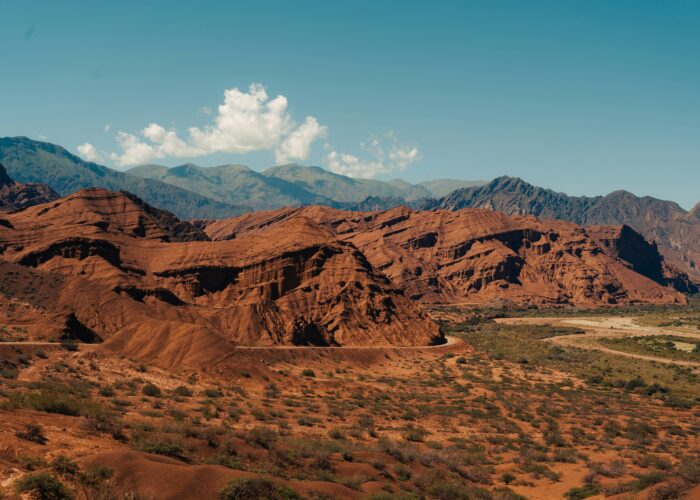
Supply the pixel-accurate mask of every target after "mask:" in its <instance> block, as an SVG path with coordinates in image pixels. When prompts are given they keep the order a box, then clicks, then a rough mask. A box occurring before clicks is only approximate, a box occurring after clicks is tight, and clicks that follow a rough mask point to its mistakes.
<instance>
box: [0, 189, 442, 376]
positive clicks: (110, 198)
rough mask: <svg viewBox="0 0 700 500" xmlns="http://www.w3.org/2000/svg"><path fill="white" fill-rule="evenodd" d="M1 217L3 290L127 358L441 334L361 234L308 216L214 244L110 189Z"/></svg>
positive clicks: (207, 356)
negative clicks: (363, 246)
mask: <svg viewBox="0 0 700 500" xmlns="http://www.w3.org/2000/svg"><path fill="white" fill-rule="evenodd" d="M4 218H5V219H6V221H7V224H5V225H0V262H3V261H4V264H2V265H3V266H6V267H7V266H10V267H7V269H10V268H11V269H12V271H7V270H6V271H5V275H4V276H3V290H4V293H5V297H6V298H11V299H15V300H18V301H20V302H22V303H26V304H28V305H29V306H31V307H32V308H33V309H36V311H37V314H44V315H45V316H46V317H47V318H50V317H53V316H56V317H61V318H65V317H69V318H70V322H71V327H72V328H73V330H72V331H75V332H78V333H79V334H80V335H83V336H89V337H90V338H91V339H92V341H104V343H105V346H107V347H109V348H112V349H115V350H118V351H120V352H123V353H125V354H128V355H132V356H137V357H141V358H147V359H150V360H155V361H156V362H157V361H159V360H160V361H161V362H162V364H166V365H176V364H177V363H180V362H185V361H186V362H188V363H195V364H196V363H204V364H206V363H210V362H212V360H215V359H218V358H220V357H222V356H224V357H225V356H226V353H227V352H230V349H231V346H232V345H233V344H246V345H275V344H289V345H292V344H296V345H429V344H431V343H435V342H441V341H442V334H441V332H440V331H439V328H438V327H437V325H436V324H434V323H433V322H432V321H431V320H430V319H429V318H428V317H427V316H426V315H425V314H424V313H423V312H422V310H421V309H420V308H419V306H418V305H417V304H414V303H413V302H411V301H410V300H409V299H408V298H407V297H406V296H405V295H404V293H403V290H402V289H401V288H400V287H397V286H396V285H395V284H394V283H392V282H391V281H390V280H389V279H388V278H387V277H386V275H385V274H383V273H382V272H380V271H378V270H377V269H376V268H375V267H374V266H373V265H372V264H371V263H370V261H369V260H368V259H367V258H366V257H365V255H364V254H363V253H362V252H361V251H360V250H359V249H358V248H357V247H356V246H355V245H354V244H353V243H352V242H351V241H345V240H342V239H340V238H338V237H337V236H336V235H335V233H334V232H333V231H331V230H329V229H328V228H326V227H324V226H323V225H322V224H319V223H316V222H313V221H311V220H308V219H305V218H298V219H294V220H289V221H287V223H285V224H284V225H269V226H268V227H266V228H261V229H260V230H259V231H256V232H255V233H250V234H248V235H245V236H241V237H237V238H235V239H231V240H225V239H223V240H221V241H215V242H212V241H209V237H208V236H207V235H206V234H205V233H204V232H203V231H202V230H201V229H198V228H197V227H195V226H194V225H191V224H189V223H186V222H182V221H179V220H178V219H176V218H175V217H174V216H172V215H171V214H169V213H168V212H163V211H160V210H157V209H155V208H153V207H150V206H149V205H147V204H145V203H144V202H142V201H141V200H140V199H138V198H136V197H135V196H133V195H130V194H128V193H123V192H120V193H114V192H110V191H106V190H103V189H88V190H83V191H80V192H78V193H76V194H74V195H71V196H68V197H65V198H61V199H59V200H56V201H54V202H52V203H48V204H45V205H42V206H37V207H32V208H28V209H26V210H22V211H18V212H14V213H8V214H6V215H5V216H4ZM27 282H32V283H34V284H33V285H32V286H31V287H29V288H27V286H26V285H25V283H27ZM46 321H47V322H49V321H50V320H49V319H47V320H46ZM86 332H91V333H90V334H88V333H86ZM76 335H77V333H76Z"/></svg>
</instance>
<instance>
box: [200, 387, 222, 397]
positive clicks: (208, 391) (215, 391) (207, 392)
mask: <svg viewBox="0 0 700 500" xmlns="http://www.w3.org/2000/svg"><path fill="white" fill-rule="evenodd" d="M203 394H204V395H205V396H206V397H208V398H214V399H216V398H220V397H221V396H223V395H224V394H223V393H222V392H221V391H220V390H218V389H205V390H204V393H203Z"/></svg>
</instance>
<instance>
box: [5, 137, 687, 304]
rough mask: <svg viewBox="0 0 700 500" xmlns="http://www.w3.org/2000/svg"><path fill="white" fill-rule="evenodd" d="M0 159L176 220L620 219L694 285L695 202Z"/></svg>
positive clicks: (8, 148) (38, 149) (70, 188)
mask: <svg viewBox="0 0 700 500" xmlns="http://www.w3.org/2000/svg"><path fill="white" fill-rule="evenodd" d="M0 163H2V164H4V165H5V167H6V168H7V173H8V174H9V176H10V177H12V178H13V179H15V181H18V182H21V183H39V182H40V183H46V184H48V185H49V186H50V187H51V188H52V189H53V190H55V191H56V193H57V194H58V195H62V196H63V195H68V194H71V193H73V192H76V191H78V190H80V189H83V188H89V187H101V188H105V189H109V190H113V191H128V192H130V193H133V194H135V195H136V196H138V197H139V198H141V199H143V200H144V201H146V202H147V203H149V204H151V205H154V206H156V207H159V208H161V209H165V210H167V211H169V212H172V213H173V214H175V215H176V216H178V217H179V218H181V219H186V220H187V219H209V220H211V219H222V218H228V217H235V216H237V215H240V214H242V213H246V212H251V211H256V210H271V209H279V208H282V207H289V206H294V207H298V206H307V205H325V206H329V207H333V208H339V209H346V210H355V211H377V210H389V209H392V208H395V207H398V206H402V205H405V206H408V207H410V208H413V209H418V210H435V209H444V210H460V209H463V208H485V209H489V210H495V211H499V212H503V213H505V214H508V215H534V216H536V217H539V218H545V219H558V220H565V221H569V222H573V223H575V224H578V225H581V226H598V225H604V226H611V225H612V226H622V225H627V226H629V227H630V228H633V229H634V230H635V231H637V232H639V233H640V234H641V235H642V236H643V237H644V238H646V239H647V240H649V241H652V242H655V244H656V245H657V246H658V250H659V251H660V253H661V254H662V255H663V256H664V258H665V264H664V265H665V269H667V270H668V269H671V270H672V272H673V274H674V275H676V276H681V282H678V283H677V286H678V287H679V289H682V288H683V285H682V282H687V291H694V290H695V285H693V283H695V284H698V283H700V204H698V205H697V206H696V207H695V208H693V209H692V210H691V211H689V212H688V211H686V210H684V209H683V208H682V207H680V206H679V205H678V204H677V203H674V202H672V201H664V200H659V199H656V198H651V197H638V196H635V195H634V194H632V193H629V192H626V191H615V192H613V193H610V194H608V195H606V196H594V197H585V196H581V197H574V196H568V195H566V194H564V193H558V192H555V191H552V190H550V189H545V188H541V187H537V186H533V185H532V184H528V183H527V182H525V181H523V180H522V179H518V178H514V177H498V178H496V179H494V180H493V181H491V182H489V183H483V182H478V181H458V180H453V179H438V180H433V181H426V182H423V183H419V184H410V183H408V182H406V181H403V180H400V179H395V180H393V181H388V182H384V181H379V180H373V179H355V178H350V177H346V176H343V175H338V174H335V173H332V172H329V171H327V170H325V169H322V168H320V167H306V166H302V165H295V164H288V165H281V166H276V167H272V168H269V169H267V170H265V171H262V172H257V171H255V170H252V169H250V168H248V167H246V166H243V165H221V166H216V167H200V166H197V165H194V164H185V165H181V166H177V167H172V168H168V167H164V166H160V165H142V166H138V167H135V168H132V169H131V170H129V171H127V172H119V171H116V170H113V169H110V168H108V167H105V166H102V165H98V164H96V163H93V162H86V161H83V160H82V159H80V158H79V157H77V156H75V155H73V154H71V153H69V152H68V151H66V150H65V149H64V148H62V147H60V146H56V145H53V144H49V143H45V142H38V141H33V140H31V139H28V138H26V137H15V138H2V139H0ZM12 189H15V190H16V189H17V188H16V187H15V188H12ZM54 197H55V195H54ZM683 274H685V275H687V279H686V278H682V275H683Z"/></svg>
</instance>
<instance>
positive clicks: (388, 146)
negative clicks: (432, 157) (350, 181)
mask: <svg viewBox="0 0 700 500" xmlns="http://www.w3.org/2000/svg"><path fill="white" fill-rule="evenodd" d="M327 148H328V149H330V152H329V153H328V155H327V156H326V162H327V166H328V170H330V171H331V172H335V173H336V174H341V175H347V176H348V177H358V178H372V177H375V176H376V175H379V174H386V173H389V172H394V171H401V170H406V169H407V168H408V167H409V165H410V164H411V163H413V162H416V161H418V160H420V159H421V158H422V156H421V154H420V151H419V150H418V148H417V147H416V146H411V145H407V144H403V143H401V142H400V141H399V139H398V137H396V135H395V134H394V133H393V132H387V133H386V134H384V139H383V140H382V139H380V138H379V137H372V138H370V141H369V143H363V144H361V145H360V148H361V149H362V150H363V151H364V152H365V155H364V158H360V157H358V156H356V155H353V154H349V153H339V152H338V151H335V150H334V149H333V148H332V147H330V146H327Z"/></svg>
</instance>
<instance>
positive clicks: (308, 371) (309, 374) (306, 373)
mask: <svg viewBox="0 0 700 500" xmlns="http://www.w3.org/2000/svg"><path fill="white" fill-rule="evenodd" d="M301 376H302V377H315V376H316V373H314V371H313V370H312V369H310V368H306V369H305V370H303V371H302V372H301Z"/></svg>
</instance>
